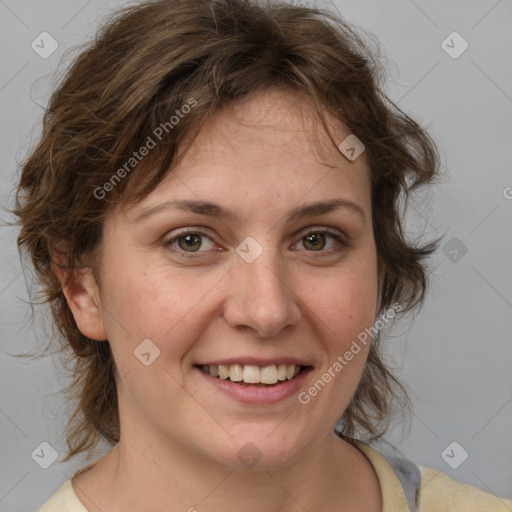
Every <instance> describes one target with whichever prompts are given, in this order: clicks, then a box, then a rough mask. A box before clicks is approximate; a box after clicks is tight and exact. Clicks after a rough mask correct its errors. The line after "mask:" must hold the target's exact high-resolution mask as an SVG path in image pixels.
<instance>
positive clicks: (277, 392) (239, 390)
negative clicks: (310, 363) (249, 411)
mask: <svg viewBox="0 0 512 512" xmlns="http://www.w3.org/2000/svg"><path fill="white" fill-rule="evenodd" d="M194 370H195V371H197V372H199V373H200V374H201V375H202V376H203V377H204V378H205V379H206V382H208V383H209V384H211V385H212V386H215V387H216V388H217V390H219V391H222V392H223V393H225V394H226V395H229V396H230V397H232V398H234V399H235V400H238V401H239V402H243V403H246V404H275V403H277V402H280V401H281V400H284V399H286V398H289V397H291V396H293V395H296V394H298V393H299V390H300V388H301V387H302V386H303V385H304V381H305V380H306V378H307V376H308V374H309V372H310V371H311V370H312V368H311V367H308V368H306V369H304V370H302V371H301V372H300V373H299V374H298V375H297V376H296V377H295V378H293V379H291V380H284V381H279V382H278V383H277V384H275V385H274V386H272V387H255V386H254V387H252V386H244V385H243V384H236V383H234V382H231V381H229V380H224V379H219V378H217V377H212V376H211V375H209V374H208V373H204V372H203V371H201V370H200V369H199V368H195V367H194Z"/></svg>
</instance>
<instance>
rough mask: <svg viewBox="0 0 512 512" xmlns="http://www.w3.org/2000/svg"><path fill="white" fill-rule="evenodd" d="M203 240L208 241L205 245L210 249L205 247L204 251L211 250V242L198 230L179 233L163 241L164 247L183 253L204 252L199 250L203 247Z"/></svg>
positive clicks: (212, 244)
mask: <svg viewBox="0 0 512 512" xmlns="http://www.w3.org/2000/svg"><path fill="white" fill-rule="evenodd" d="M204 239H207V240H209V243H208V244H206V245H207V246H208V245H209V246H210V247H207V248H206V250H207V251H208V250H212V248H213V246H214V245H215V244H214V242H213V240H212V239H211V238H210V237H209V236H208V235H207V234H206V233H204V232H203V231H199V230H187V231H181V232H180V233H178V234H176V235H175V236H173V237H170V238H168V239H167V240H165V242H164V245H165V246H166V247H171V248H173V249H176V250H177V251H183V252H184V253H196V252H204V251H200V250H199V249H200V248H201V247H204V245H205V244H204V242H203V240H204ZM176 244H177V247H176Z"/></svg>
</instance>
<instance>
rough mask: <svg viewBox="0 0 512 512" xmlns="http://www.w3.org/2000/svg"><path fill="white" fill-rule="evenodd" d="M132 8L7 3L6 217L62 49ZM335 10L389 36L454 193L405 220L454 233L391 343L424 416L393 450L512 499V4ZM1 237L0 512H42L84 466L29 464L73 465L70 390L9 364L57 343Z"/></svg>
mask: <svg viewBox="0 0 512 512" xmlns="http://www.w3.org/2000/svg"><path fill="white" fill-rule="evenodd" d="M123 3H125V2H120V1H109V2H100V1H96V0H93V1H89V2H87V1H84V0H67V1H63V0H62V1H56V0H53V1H35V0H30V1H29V0H24V1H17V2H15V1H14V0H0V38H1V45H0V63H1V66H0V106H1V112H2V125H1V136H0V159H1V172H2V179H1V185H0V187H1V188H0V193H1V194H2V198H1V204H2V205H3V206H4V207H5V206H11V205H12V198H13V187H14V184H15V182H16V178H17V174H18V170H17V162H19V161H20V160H21V159H22V158H23V157H24V155H25V154H26V152H27V151H28V149H29V148H30V145H31V143H33V141H34V140H35V137H37V135H38V133H39V122H40V118H41V115H42V112H43V111H42V109H41V107H40V106H39V105H46V103H47V101H48V97H49V96H48V93H49V91H50V90H51V87H52V84H53V83H54V78H53V77H52V75H53V74H54V72H55V71H56V70H58V69H62V68H63V64H62V63H60V64H59V62H60V61H61V58H62V57H63V52H64V51H65V50H67V49H68V48H70V47H72V46H73V45H76V44H79V43H83V42H85V41H87V40H88V39H90V38H91V37H93V35H94V32H95V29H96V27H97V24H98V21H99V20H100V19H101V18H102V16H103V14H104V13H105V12H107V11H109V10H111V9H113V8H115V7H116V6H118V5H121V4H123ZM318 4H319V5H322V6H329V5H331V3H330V2H327V1H324V2H318ZM335 4H336V6H337V7H338V9H339V10H340V12H341V13H342V14H343V15H344V16H345V17H346V18H347V19H348V20H349V21H353V22H355V23H357V24H358V25H360V26H362V27H363V28H365V29H366V30H368V31H370V32H373V33H374V34H375V35H376V36H377V37H378V38H379V40H380V42H381V43H382V46H383V48H384V49H385V51H386V55H387V59H388V61H389V62H388V65H389V83H388V92H389V94H390V95H391V97H392V98H393V99H394V100H395V101H396V102H398V104H399V105H400V106H401V107H403V108H404V109H405V110H406V111H407V112H409V113H410V114H411V115H412V116H413V117H414V118H416V119H417V120H419V121H420V122H422V123H424V124H426V125H428V126H429V127H430V129H431V131H432V133H433V134H434V137H435V139H436V140H437V142H438V144H439V147H440V150H441V153H442V156H443V161H444V163H443V170H444V179H443V182H442V183H441V184H440V185H438V186H436V187H435V188H434V189H432V190H431V191H430V193H429V194H428V195H424V196H422V197H420V198H419V199H418V200H417V201H416V203H413V204H412V209H411V216H410V220H409V221H408V227H409V229H410V230H411V233H412V234H413V235H414V234H415V233H416V234H418V233H424V234H425V236H426V237H430V236H438V235H440V234H443V233H446V236H445V238H444V244H446V245H443V248H442V250H441V251H440V252H439V254H437V255H436V256H435V257H434V258H433V259H432V265H433V280H432V284H433V287H432V290H431V291H430V293H429V296H428V298H427V300H426V302H425V305H424V307H423V308H422V309H421V311H420V312H419V313H418V314H417V315H416V316H415V318H414V319H412V318H411V319H410V320H407V321H404V322H402V323H401V324H397V325H396V326H395V328H394V330H393V336H392V337H391V338H390V339H389V342H388V345H389V347H390V350H389V352H390V354H391V355H392V356H393V357H394V360H395V363H396V365H397V366H399V367H401V368H402V370H401V372H400V375H401V376H402V378H403V380H404V381H405V382H406V384H407V385H408V388H409V390H410V392H411V395H412V397H413V401H414V405H415V410H414V414H413V416H412V422H411V429H410V433H409V434H407V432H406V433H405V434H402V433H401V430H400V429H398V428H397V429H394V430H392V431H390V433H389V434H388V435H387V438H386V439H387V440H388V441H389V442H391V443H393V444H395V445H396V447H397V448H398V449H399V450H400V452H401V453H402V454H404V456H406V457H407V458H410V459H411V460H414V461H415V462H416V463H419V464H422V465H425V466H430V467H432V468H436V469H438V470H441V471H443V472H445V473H447V474H448V475H450V476H451V477H453V478H454V479H456V480H459V481H463V482H466V483H469V484H471V485H475V486H477V487H479V488H481V489H484V490H487V491H489V492H493V493H495V494H498V495H501V496H503V497H506V498H512V436H511V435H510V433H511V426H512V371H511V368H512V364H511V363H512V332H511V319H512V256H511V255H512V242H511V236H510V235H511V232H512V230H511V226H512V222H511V221H512V188H507V187H512V167H511V151H510V146H511V143H512V123H511V121H512V70H511V62H512V30H510V27H511V24H512V2H511V1H510V0H501V1H496V0H479V1H471V2H468V1H462V0H457V1H450V2H446V1H441V0H435V1H434V0H432V1H421V0H415V1H414V2H413V1H412V0H392V1H390V0H388V1H386V2H382V1H379V0H358V1H355V0H353V1H351V2H348V1H347V2H344V1H341V0H339V1H337V2H336V3H335ZM43 31H47V32H49V33H50V34H51V35H52V37H53V38H54V39H55V40H56V41H57V42H58V44H59V47H58V49H57V50H56V51H55V52H54V53H53V54H52V55H51V56H50V57H48V58H47V59H43V58H41V57H40V56H39V55H38V54H37V53H36V52H35V51H34V50H33V49H32V48H31V43H32V41H34V40H35V39H36V37H37V36H38V35H39V34H40V33H41V32H43ZM453 31H457V32H459V33H460V34H461V36H462V37H463V38H464V39H465V40H466V41H467V42H468V44H469V48H468V49H467V50H466V51H465V52H464V53H462V54H461V55H460V56H459V57H458V58H452V57H451V56H449V55H448V54H447V53H446V51H445V50H444V49H443V48H442V46H441V43H442V41H444V40H445V39H446V38H447V36H448V35H449V34H451V33H452V32H453ZM448 44H449V45H450V46H453V48H452V50H451V51H452V52H453V51H457V50H459V49H460V48H461V46H460V41H457V40H456V39H455V40H454V41H453V43H452V42H451V40H450V39H448ZM38 104H39V105H38ZM6 219H9V216H8V215H6V214H3V216H2V220H6ZM0 233H1V237H2V244H1V251H0V258H1V268H0V318H1V342H2V351H1V352H0V375H1V379H2V380H1V385H0V429H1V430H0V431H1V433H2V435H1V437H0V453H1V461H2V464H1V468H0V512H4V511H9V512H16V511H29V510H36V509H37V508H38V507H39V506H40V505H41V504H42V503H43V502H44V501H45V500H46V499H47V498H48V497H49V496H50V495H51V494H53V492H55V491H56V489H57V488H58V487H59V486H60V485H61V484H62V483H63V482H64V480H66V478H68V476H70V475H71V473H72V472H73V471H74V470H75V469H77V468H78V467H79V466H80V461H73V462H70V463H67V464H59V463H54V464H52V465H51V466H50V467H49V468H48V469H42V468H41V467H39V465H38V464H36V462H35V461H34V460H33V459H32V457H31V453H32V452H33V451H34V449H36V447H38V446H39V445H40V443H41V442H44V441H46V442H48V443H50V444H51V445H52V446H53V447H54V448H55V449H56V450H57V451H58V452H59V454H62V453H64V443H63V441H62V435H61V428H62V426H63V424H64V418H65V417H66V414H67V411H66V407H65V404H63V403H62V400H61V399H60V397H59V394H58V392H59V389H60V387H61V385H62V384H63V381H62V379H61V380H60V381H59V380H58V375H56V371H55V367H54V362H53V361H52V359H51V358H47V359H43V360H39V361H37V362H30V361H25V362H23V361H20V360H19V359H17V358H14V357H12V356H11V355H9V353H21V352H23V351H24V350H28V349H30V348H31V347H32V346H33V344H34V343H36V342H38V341H39V342H41V343H42V342H44V341H45V340H47V338H48V336H49V333H48V331H47V330H45V329H44V328H43V327H42V324H41V319H42V317H44V312H43V313H42V312H41V311H39V310H37V311H39V313H37V315H36V320H35V321H32V320H31V311H30V307H29V306H28V305H27V303H26V301H27V299H28V298H29V292H28V290H29V289H30V286H31V281H32V277H31V274H30V271H29V265H28V263H26V264H24V267H26V270H25V271H23V269H22V265H21V263H20V261H19V258H18V255H17V250H16V246H15V238H16V230H15V229H13V228H10V227H1V228H0ZM452 237H455V238H454V239H453V240H451V239H452ZM450 240H451V241H450ZM464 248H466V249H467V253H465V254H464V250H465V249H464ZM452 442H457V443H458V445H456V446H455V448H454V449H453V451H451V449H449V450H448V455H449V457H448V459H447V460H450V462H451V463H452V465H455V463H457V462H460V460H461V454H463V452H462V450H463V449H464V450H466V451H467V452H468V454H469V456H468V458H467V460H465V461H464V462H463V463H462V464H461V465H460V466H459V467H458V468H457V469H452V468H451V467H450V466H449V465H448V464H447V463H446V462H445V460H444V459H443V457H442V455H441V454H442V453H443V452H444V450H445V448H447V447H448V445H450V444H451V443H452ZM445 458H446V455H445Z"/></svg>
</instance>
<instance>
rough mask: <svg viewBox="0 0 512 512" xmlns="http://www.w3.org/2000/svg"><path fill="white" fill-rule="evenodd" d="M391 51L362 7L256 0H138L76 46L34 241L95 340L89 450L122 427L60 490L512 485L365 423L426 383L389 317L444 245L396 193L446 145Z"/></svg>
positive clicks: (371, 504)
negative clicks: (377, 39)
mask: <svg viewBox="0 0 512 512" xmlns="http://www.w3.org/2000/svg"><path fill="white" fill-rule="evenodd" d="M378 72H379V68H378V64H377V63H376V62H374V61H373V59H372V53H371V52H370V51H369V50H368V49H367V48H366V47H365V46H364V43H363V41H361V40H360V38H359V37H358V36H357V34H356V33H355V32H354V31H353V30H352V29H351V28H350V27H349V26H348V25H347V24H346V23H345V22H343V21H342V20H338V19H336V18H334V17H333V16H332V15H328V14H327V13H323V12H321V11H317V10H314V9H309V8H302V7H296V6H291V5H288V4H280V3H273V4H271V5H269V6H261V5H260V4H258V3H256V2H253V1H243V0H229V1H228V0H222V1H216V2H207V1H203V0H166V1H162V0H160V1H153V2H145V3H141V4H139V5H138V6H135V7H131V8H128V9H125V10H124V11H122V12H121V13H120V14H119V15H118V16H117V17H116V18H115V19H114V20H112V21H111V22H110V23H109V24H108V25H106V26H105V27H104V28H103V29H102V30H101V31H100V33H99V34H98V36H97V38H96V41H95V43H94V44H93V45H91V46H90V47H89V48H88V49H86V50H85V51H84V52H82V54H81V55H80V56H79V57H78V58H77V59H76V61H75V62H74V64H73V66H72V67H71V69H70V70H69V72H68V74H67V76H66V77H65V79H64V80H63V82H62V84H61V85H60V86H59V88H58V89H57V91H56V92H55V94H54V95H53V97H52V100H51V104H50V107H49V110H48V112H47V114H46V116H45V119H44V130H43V135H42V138H41V141H40V143H39V145H38V146H37V148H36V149H35V150H34V152H33V153H32V155H30V157H29V158H28V159H27V161H26V162H25V164H24V167H23V174H22V178H21V182H20V186H19V191H18V207H17V214H18V216H19V218H20V224H21V226H22V231H21V234H20V237H19V244H20V246H21V247H23V248H24V249H26V250H27V251H28V252H29V253H30V254H31V255H32V259H33V262H34V265H35V267H36V269H37V271H38V272H39V274H40V277H41V280H42V283H43V285H44V289H45V292H46V297H47V300H48V301H49V302H50V303H51V305H52V310H53V314H54V318H55V322H56V325H57V326H58V327H59V328H60V331H61V333H62V334H63V349H64V350H66V349H68V348H70V349H71V357H73V358H74V359H75V360H76V366H75V370H74V379H75V380H74V386H73V388H72V391H74V392H75V394H76V396H77V397H78V399H79V400H78V405H77V409H76V411H75V414H74V415H73V417H72V418H70V421H69V425H68V445H69V453H68V457H67V458H68V459H69V458H70V457H72V456H74V455H77V454H79V453H82V452H92V450H93V449H94V448H95V447H96V445H97V443H98V441H99V440H100V439H105V440H107V441H108V442H109V443H110V444H111V445H112V446H113V447H112V449H111V450H110V451H109V452H108V453H107V454H106V455H104V456H103V457H102V458H101V459H100V460H99V461H97V462H94V463H92V464H90V465H89V466H87V467H85V468H82V470H81V471H80V472H78V473H77V474H76V475H74V477H73V478H72V479H70V480H68V481H67V482H66V483H65V484H64V485H63V486H62V488H61V489H60V490H59V491H58V492H57V493H56V494H55V495H54V496H53V497H52V498H51V499H50V500H49V501H48V502H47V503H46V504H45V505H44V506H43V507H42V508H41V511H42V512H60V511H64V510H65V511H68V512H70V511H84V510H87V511H96V510H102V511H107V510H108V511H112V512H114V511H117V510H123V511H131V510H137V511H139V510H145V511H146V510H147V511H159V510H165V511H175V510H176V511H178V510H183V511H185V510H188V511H194V510H199V511H220V510H222V511H229V510H235V509H236V510H239V509H240V507H242V508H243V510H247V511H260V510H267V511H296V510H297V511H298V510H310V511H333V510H336V511H355V510H358V511H361V510H365V511H386V512H387V511H391V510H397V511H398V510H408V509H409V510H411V511H412V510H415V511H431V510H450V511H452V510H464V511H466V512H467V511H469V510H475V511H476V510H478V511H486V510H488V511H491V510H493V511H495V510H504V511H505V510H507V509H509V508H510V507H511V506H512V503H511V502H507V501H506V500H500V499H499V498H497V497H495V496H492V495H490V494H488V493H485V492H483V491H480V490H478V489H476V488H473V487H470V486H467V485H464V484H459V483H457V482H455V481H453V480H451V479H450V478H449V477H447V476H446V475H444V474H442V473H439V472H437V471H435V470H432V469H429V468H423V467H422V468H419V467H417V466H416V465H414V464H413V463H411V462H408V461H400V460H391V459H390V460H386V458H384V457H383V456H382V455H380V454H379V453H378V452H377V451H375V450H374V449H373V448H371V447H370V446H369V445H368V444H366V443H363V442H361V441H358V440H356V439H355V437H356V436H357V437H360V436H361V435H362V434H366V435H367V437H368V438H369V439H372V438H377V437H378V436H379V435H382V433H384V431H385V429H386V426H387V424H388V422H389V418H390V414H391V412H392V409H393V406H394V405H396V404H400V401H401V400H403V393H402V391H403V389H402V388H401V386H400V384H399V383H398V382H397V381H396V380H395V378H394V377H393V376H392V374H391V373H390V372H389V370H388V369H387V368H386V366H385V364H384V363H383V361H382V359H381V356H380V347H379V331H380V329H381V328H383V327H385V325H386V324H387V323H388V322H390V321H391V320H392V319H393V318H394V317H395V316H396V314H397V313H405V312H408V311H411V310H413V309H414V308H416V307H418V306H419V305H420V304H421V302H422V300H423V297H424V293H425V290H426V287H427V270H426V267H425V264H424V258H425V257H426V256H428V255H429V254H431V253H432V252H433V251H434V250H435V248H436V246H437V242H436V241H434V242H432V243H430V244H428V245H426V246H423V247H417V246H412V245H410V244H409V243H408V242H407V240H406V239H405V237H404V235H403V232H402V225H401V218H400V216H399V213H398V200H399V199H400V198H401V197H404V196H406V195H407V193H408V192H409V191H411V190H413V189H415V188H417V187H419V186H421V185H426V184H428V183H430V182H431V181H432V180H433V179H435V177H436V173H437V168H438V155H437V151H436V148H435V146H434V144H433V142H432V140H431V139H430V137H429V135H428V134H427V133H426V132H425V131H424V130H423V129H421V127H420V126H418V124H417V123H415V122H414V121H413V120H411V119H410V118H409V117H408V116H406V115H405V114H404V113H402V112H401V111H400V110H399V109H397V108H396V107H395V106H394V105H393V104H392V103H391V102H390V101H389V100H388V99H387V98H386V97H385V95H384V94H383V93H382V92H381V90H380V88H379V82H378ZM335 427H336V428H335ZM507 507H508V508H507Z"/></svg>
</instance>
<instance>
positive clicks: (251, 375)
mask: <svg viewBox="0 0 512 512" xmlns="http://www.w3.org/2000/svg"><path fill="white" fill-rule="evenodd" d="M194 366H195V368H197V369H198V370H200V371H201V372H203V373H205V374H207V375H209V376H211V377H214V378H216V379H219V380H225V381H228V382H232V383H234V384H238V385H240V386H244V387H255V388H271V387H274V386H276V385H278V384H282V383H284V382H286V381H291V380H295V379H296V378H297V377H298V376H299V375H301V374H303V373H305V372H307V371H309V370H312V369H313V367H312V366H305V365H295V364H273V365H268V366H258V365H253V364H246V365H243V364H230V365H228V364H226V365H224V364H210V365H206V364H197V365H194Z"/></svg>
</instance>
